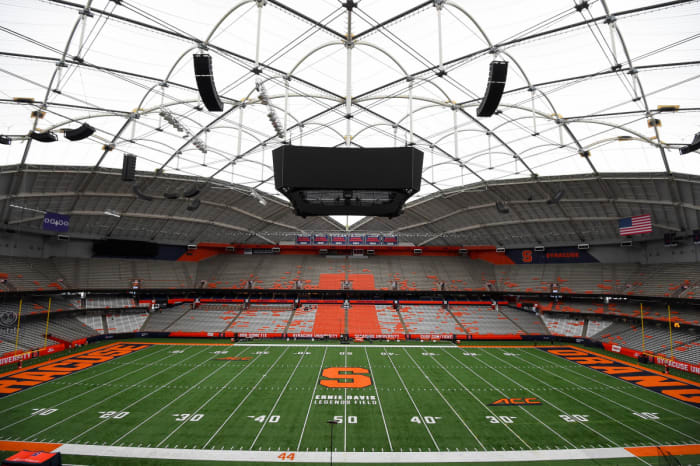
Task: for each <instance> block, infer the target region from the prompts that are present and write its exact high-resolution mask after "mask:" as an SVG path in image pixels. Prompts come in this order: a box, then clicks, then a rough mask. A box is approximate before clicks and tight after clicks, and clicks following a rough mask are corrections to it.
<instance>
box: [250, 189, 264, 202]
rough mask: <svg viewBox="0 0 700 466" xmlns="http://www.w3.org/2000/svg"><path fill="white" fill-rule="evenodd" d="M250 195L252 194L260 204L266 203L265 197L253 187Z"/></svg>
mask: <svg viewBox="0 0 700 466" xmlns="http://www.w3.org/2000/svg"><path fill="white" fill-rule="evenodd" d="M250 195H251V196H253V197H254V198H255V199H256V200H257V201H258V202H259V203H260V205H262V206H266V205H267V199H265V198H264V197H262V195H261V194H260V193H259V192H257V191H256V190H254V189H253V190H252V191H251V192H250Z"/></svg>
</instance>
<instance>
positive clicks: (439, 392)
mask: <svg viewBox="0 0 700 466" xmlns="http://www.w3.org/2000/svg"><path fill="white" fill-rule="evenodd" d="M404 351H405V353H406V356H408V358H409V359H410V360H411V361H412V362H413V364H414V365H415V366H416V367H417V368H418V370H419V371H420V373H421V374H423V377H425V379H426V380H427V381H428V382H429V383H430V385H432V387H433V389H434V390H435V393H437V394H438V395H440V398H442V401H444V402H445V404H446V405H447V406H448V407H449V408H450V409H451V410H452V412H453V413H454V415H455V416H457V419H459V421H460V422H461V423H462V425H463V426H464V427H465V428H466V429H467V430H468V431H469V433H470V434H471V435H472V437H474V440H476V441H477V442H478V443H479V445H481V448H483V449H484V451H486V447H485V446H484V444H483V443H481V440H479V437H477V436H476V434H475V433H474V432H473V431H472V430H471V429H470V428H469V426H468V425H467V423H466V422H464V419H462V416H460V415H459V414H458V413H457V411H456V410H455V409H454V407H452V405H451V404H450V402H449V401H447V399H446V398H445V395H443V394H442V392H441V391H440V390H438V388H437V387H436V386H435V384H434V383H433V381H432V380H430V377H428V375H427V374H426V373H425V372H424V371H423V368H422V367H421V366H420V365H419V364H418V363H416V361H415V360H414V359H413V357H412V356H411V355H410V354H409V352H408V350H404Z"/></svg>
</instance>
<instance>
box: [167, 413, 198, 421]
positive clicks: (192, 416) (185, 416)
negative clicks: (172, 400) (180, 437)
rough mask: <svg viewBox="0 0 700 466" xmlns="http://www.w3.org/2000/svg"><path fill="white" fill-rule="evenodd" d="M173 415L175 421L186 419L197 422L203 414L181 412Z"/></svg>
mask: <svg viewBox="0 0 700 466" xmlns="http://www.w3.org/2000/svg"><path fill="white" fill-rule="evenodd" d="M173 416H175V420H176V421H177V422H187V421H192V422H197V421H199V420H201V419H202V418H203V417H204V414H199V413H197V414H190V413H183V414H173Z"/></svg>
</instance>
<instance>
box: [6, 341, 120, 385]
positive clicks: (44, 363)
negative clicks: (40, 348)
mask: <svg viewBox="0 0 700 466" xmlns="http://www.w3.org/2000/svg"><path fill="white" fill-rule="evenodd" d="M119 343H121V342H118V341H115V342H114V343H108V344H106V345H102V346H100V347H95V348H90V349H87V350H85V351H80V352H78V353H73V354H68V355H66V356H61V357H58V358H55V359H48V360H46V361H43V362H38V363H36V364H32V365H31V366H24V367H22V368H21V369H15V370H12V371H9V372H2V369H1V368H0V376H2V377H5V376H8V375H12V374H16V373H17V372H24V371H26V370H29V369H35V368H37V367H41V366H47V365H49V364H55V363H57V362H60V361H63V360H64V359H68V358H74V357H76V356H80V355H81V354H85V353H90V352H92V351H95V350H96V349H98V348H99V349H103V348H109V347H110V346H114V345H118V344H119ZM27 361H31V359H28V360H27Z"/></svg>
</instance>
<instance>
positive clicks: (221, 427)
mask: <svg viewBox="0 0 700 466" xmlns="http://www.w3.org/2000/svg"><path fill="white" fill-rule="evenodd" d="M288 350H289V348H285V349H284V351H282V353H281V354H280V355H279V356H278V357H277V359H275V362H273V363H272V365H271V366H270V367H268V368H267V371H265V373H264V374H263V375H262V377H260V380H258V382H257V383H256V384H255V385H254V386H253V388H251V389H250V391H249V392H248V393H247V394H246V396H245V397H243V399H242V400H241V401H240V402H239V403H238V405H237V406H236V408H235V409H234V410H233V411H231V414H229V415H228V417H227V418H226V420H225V421H224V422H223V423H221V425H220V426H219V428H218V429H216V432H214V434H213V435H212V436H211V437H209V440H207V443H205V444H204V446H203V447H202V448H206V447H207V446H208V445H209V444H210V443H211V441H212V440H214V437H216V436H217V435H218V434H219V432H221V429H223V428H224V426H225V425H226V424H227V423H228V421H230V420H231V418H232V417H233V415H234V414H236V411H238V408H240V407H241V406H243V403H245V400H247V399H248V397H249V396H250V395H252V394H253V392H254V391H255V389H256V388H258V385H260V384H261V383H262V381H263V380H264V379H265V377H267V374H269V373H270V371H271V370H272V368H273V367H275V366H276V365H277V363H278V362H279V360H280V359H282V356H284V355H285V353H286V352H287V351H288Z"/></svg>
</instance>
